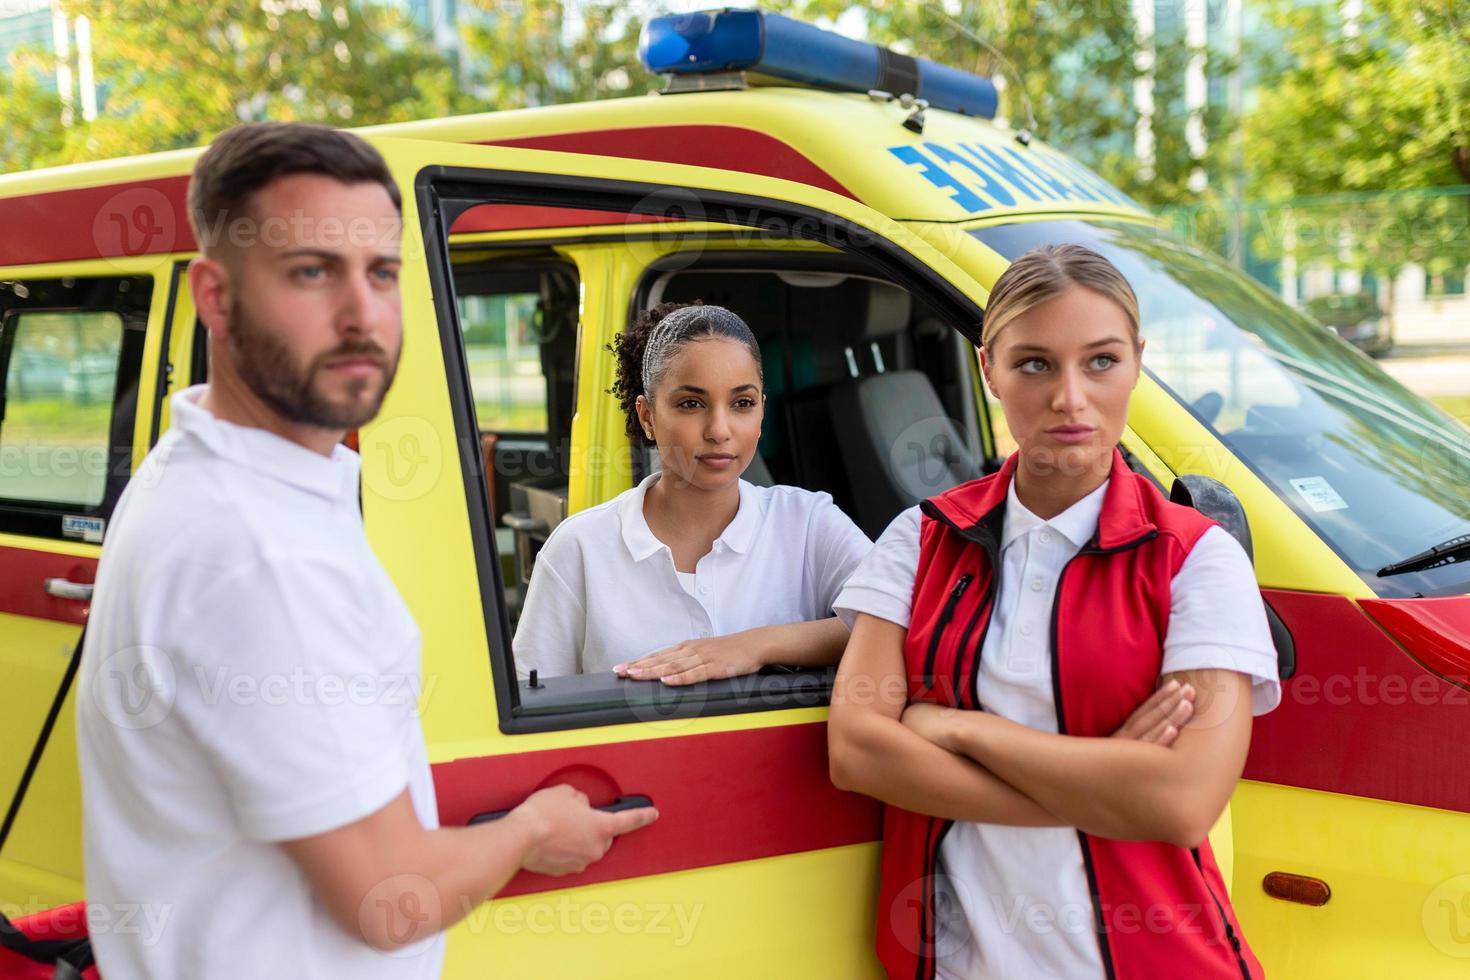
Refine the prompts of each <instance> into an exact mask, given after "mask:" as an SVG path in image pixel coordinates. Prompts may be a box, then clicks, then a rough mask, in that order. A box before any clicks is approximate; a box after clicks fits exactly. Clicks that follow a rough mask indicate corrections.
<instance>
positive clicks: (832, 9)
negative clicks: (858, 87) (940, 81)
mask: <svg viewBox="0 0 1470 980" xmlns="http://www.w3.org/2000/svg"><path fill="white" fill-rule="evenodd" d="M778 6H780V5H778ZM853 6H856V7H859V8H861V9H862V10H863V11H864V12H865V15H866V20H867V24H868V31H867V33H868V40H870V41H873V42H875V43H878V44H883V45H886V46H890V47H893V48H894V49H895V50H899V51H902V52H905V53H909V54H913V55H916V56H919V57H923V58H928V59H930V60H932V61H937V62H939V63H940V64H945V65H950V66H953V67H956V68H961V69H965V70H968V71H974V72H977V73H979V74H984V75H990V76H992V77H994V76H998V75H1002V76H1003V75H1009V78H1008V82H1009V84H1007V86H1006V90H1005V97H1004V99H1003V101H1002V106H1001V108H1002V111H1003V112H1004V113H1005V115H1006V116H1007V118H1008V119H1009V120H1010V122H1011V125H1012V126H1014V127H1017V128H1019V127H1022V126H1026V125H1028V120H1027V112H1026V108H1025V106H1026V103H1027V102H1028V101H1029V105H1030V110H1031V115H1034V117H1035V120H1036V129H1037V131H1038V132H1037V135H1039V136H1040V137H1041V138H1043V139H1045V140H1046V141H1047V142H1048V143H1051V144H1052V145H1054V146H1056V147H1058V148H1060V149H1062V150H1064V151H1066V152H1068V153H1071V154H1073V155H1074V156H1076V157H1077V158H1078V159H1079V160H1081V161H1082V162H1084V163H1086V164H1088V165H1089V166H1091V167H1093V168H1095V169H1096V170H1097V171H1098V172H1099V173H1100V174H1101V175H1102V176H1103V177H1105V178H1106V179H1108V180H1109V181H1111V182H1112V183H1114V184H1115V185H1117V186H1118V187H1120V188H1122V189H1123V190H1124V191H1126V192H1127V193H1128V194H1130V195H1131V196H1133V197H1134V198H1136V199H1137V200H1139V201H1142V202H1144V203H1145V204H1149V205H1154V206H1158V205H1165V204H1170V203H1175V202H1179V201H1194V200H1198V199H1199V195H1198V194H1195V193H1194V192H1192V191H1190V190H1189V187H1188V183H1189V176H1190V172H1191V171H1192V170H1193V169H1194V168H1195V167H1196V166H1201V167H1203V168H1204V170H1205V173H1206V175H1207V177H1208V178H1209V180H1210V184H1211V185H1212V186H1213V185H1216V184H1218V183H1219V182H1220V179H1221V177H1222V176H1223V174H1224V161H1225V160H1226V155H1225V154H1224V153H1223V152H1221V150H1222V148H1223V146H1224V144H1225V141H1226V140H1227V139H1228V136H1229V133H1230V126H1231V125H1232V121H1231V119H1230V118H1229V117H1228V115H1227V114H1226V113H1225V112H1224V111H1223V109H1221V108H1219V107H1215V108H1210V109H1207V110H1206V113H1205V118H1204V125H1205V132H1206V133H1207V134H1208V136H1209V143H1208V145H1209V147H1210V149H1209V150H1207V152H1206V155H1205V157H1204V159H1203V160H1199V161H1196V160H1195V159H1194V158H1193V157H1192V155H1191V153H1190V150H1189V148H1188V146H1187V144H1186V142H1185V138H1184V131H1185V122H1186V118H1187V112H1186V109H1185V103H1184V75H1185V66H1186V64H1187V62H1188V61H1189V58H1190V56H1191V51H1190V50H1189V49H1188V48H1187V47H1186V45H1185V41H1184V38H1183V37H1182V36H1177V35H1173V34H1169V33H1162V32H1161V33H1159V34H1157V35H1156V36H1155V38H1154V39H1153V44H1152V54H1153V59H1154V62H1153V66H1152V71H1151V73H1152V78H1153V79H1154V103H1155V109H1154V113H1153V117H1152V129H1153V134H1154V159H1153V161H1152V165H1151V166H1145V165H1144V164H1143V162H1142V161H1140V160H1139V159H1138V157H1137V156H1136V154H1135V153H1134V146H1133V133H1134V126H1135V124H1136V123H1137V121H1138V111H1137V109H1136V108H1135V107H1134V97H1133V92H1134V83H1135V81H1137V80H1139V79H1141V78H1144V77H1145V73H1146V71H1147V70H1148V69H1147V66H1146V64H1145V63H1143V62H1141V61H1140V58H1139V55H1140V49H1139V41H1138V38H1137V37H1136V35H1135V31H1136V26H1137V25H1136V21H1135V19H1134V16H1133V12H1132V7H1131V4H1130V2H1129V0H1105V2H1096V0H1093V2H1084V0H1041V2H1033V0H994V2H990V3H977V2H965V3H959V4H941V3H914V2H912V0H860V2H858V3H848V2H844V0H793V2H792V3H791V4H790V5H789V7H790V9H789V12H790V13H793V14H794V15H796V16H804V17H807V18H811V17H813V16H822V17H828V18H836V17H838V16H839V15H840V14H842V13H843V11H844V10H846V9H847V8H849V7H853ZM997 52H998V53H999V56H998V55H997ZM1200 54H1201V55H1202V56H1203V57H1204V58H1205V61H1206V67H1207V69H1208V70H1211V71H1219V70H1221V67H1220V66H1222V65H1223V64H1225V62H1224V59H1223V57H1222V55H1221V53H1220V52H1217V51H1208V50H1205V51H1201V52H1200ZM1012 69H1013V73H1012ZM1017 76H1019V80H1020V86H1019V87H1018V86H1017V84H1016V78H1017ZM1023 95H1024V98H1023Z"/></svg>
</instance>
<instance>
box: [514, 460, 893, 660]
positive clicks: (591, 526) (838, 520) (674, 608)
mask: <svg viewBox="0 0 1470 980" xmlns="http://www.w3.org/2000/svg"><path fill="white" fill-rule="evenodd" d="M658 478H659V474H657V473H654V474H651V475H649V476H648V478H646V479H645V480H644V481H643V482H642V483H640V484H638V486H636V487H633V488H632V489H630V490H626V491H624V492H623V493H621V494H619V495H618V496H616V497H614V498H613V499H612V500H609V501H607V502H606V503H604V504H600V505H598V506H596V507H591V508H588V509H587V510H584V511H581V512H579V513H576V514H573V515H572V516H571V517H568V518H567V519H566V520H565V521H563V522H562V523H561V524H560V525H558V526H557V528H556V530H555V531H554V532H552V534H551V536H550V538H548V539H547V541H546V544H545V546H543V547H542V549H541V552H540V554H538V555H537V556H536V565H535V570H534V571H533V573H532V575H531V585H530V588H529V591H528V592H527V595H526V605H525V609H524V610H523V611H522V614H521V620H520V623H519V625H518V626H517V628H516V635H515V642H514V644H513V648H514V651H515V661H516V672H517V673H518V674H519V675H520V676H521V677H525V676H527V675H528V674H529V673H530V671H531V670H533V669H534V670H536V671H538V672H539V676H541V677H555V676H561V675H564V674H576V673H593V672H598V671H607V670H612V668H613V667H614V666H616V665H617V664H621V663H626V662H627V661H630V660H636V659H637V658H639V657H641V656H643V655H645V654H649V653H653V652H654V651H656V650H661V649H663V648H664V647H669V646H673V645H674V644H676V643H681V642H683V641H684V640H689V639H695V638H698V637H706V636H724V635H726V634H729V633H738V632H740V631H742V630H748V629H754V628H755V627H758V626H772V625H780V624H786V623H803V622H808V621H810V620H814V619H824V618H826V617H828V616H831V615H833V611H832V604H833V602H834V601H836V599H837V594H838V593H839V592H841V591H842V586H843V585H844V583H846V581H847V578H848V576H849V575H851V574H852V572H853V570H854V569H856V568H857V566H858V564H859V563H860V562H861V561H862V560H863V558H865V557H866V556H867V554H868V551H869V550H870V549H871V548H872V546H873V544H872V542H871V541H869V540H868V537H867V535H865V534H863V532H862V531H861V530H859V529H858V527H857V525H856V524H854V523H853V522H852V520H851V519H850V518H848V516H847V515H846V514H844V513H843V512H842V510H841V509H840V508H838V507H837V505H836V504H834V503H833V502H832V497H831V496H830V495H829V494H826V493H814V492H812V491H810V490H802V489H800V488H799V487H784V486H777V487H758V486H755V485H753V484H750V483H747V482H745V481H744V480H741V481H740V506H739V509H738V510H737V511H736V513H735V517H734V519H733V520H732V521H730V523H729V525H728V526H727V527H726V528H725V530H724V532H723V533H722V534H721V535H720V536H719V537H718V538H717V539H716V540H715V543H714V547H713V548H711V549H710V552H709V553H708V554H707V555H705V556H704V557H703V558H701V559H699V562H698V564H696V566H695V570H694V586H693V589H692V590H686V589H685V588H684V586H682V585H681V584H680V581H679V577H678V574H677V572H676V569H675V567H674V556H673V552H672V551H670V550H669V547H668V545H666V544H664V543H663V542H662V541H660V540H659V539H658V538H656V537H655V536H654V534H653V532H652V531H651V530H649V527H648V522H647V521H646V520H645V519H644V517H643V499H644V496H645V495H646V494H647V493H648V488H649V487H651V486H652V485H653V484H654V482H655V481H656V480H658Z"/></svg>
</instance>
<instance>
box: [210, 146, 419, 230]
mask: <svg viewBox="0 0 1470 980" xmlns="http://www.w3.org/2000/svg"><path fill="white" fill-rule="evenodd" d="M290 174H322V175H323V176H326V177H331V178H333V179H334V180H338V181H341V182H342V183H344V184H361V183H376V184H381V185H382V186H383V189H384V190H386V191H387V192H388V196H389V197H390V198H391V199H392V200H393V206H394V207H395V208H397V209H398V211H399V213H400V214H401V213H402V212H403V202H402V200H401V198H400V197H399V194H398V185H397V184H395V183H394V182H393V176H392V175H391V174H390V173H389V172H388V164H387V163H385V162H384V160H383V157H382V154H380V153H379V152H378V151H377V150H376V149H374V148H373V146H372V145H371V144H369V143H368V142H367V141H366V140H364V139H363V138H362V137H360V136H356V135H354V134H352V133H346V132H343V131H342V130H339V129H332V128H331V127H329V126H318V125H315V124H312V123H295V122H258V123H243V124H241V125H239V126H234V127H232V128H230V129H227V130H225V131H224V132H223V133H220V134H219V135H218V136H216V137H215V138H214V142H212V143H210V144H209V148H208V149H207V150H205V151H204V155H203V156H201V157H200V158H199V161H198V162H197V163H195V164H194V175H193V177H192V178H191V179H190V181H189V221H190V224H191V225H192V226H193V228H194V238H195V240H196V241H197V242H198V243H199V247H200V248H201V249H206V248H208V247H209V246H210V245H211V244H217V243H218V241H219V240H221V238H222V236H223V235H224V232H225V229H227V228H228V227H229V226H230V224H231V222H233V221H235V219H237V218H241V217H244V216H245V214H246V212H247V211H248V209H249V205H250V201H251V198H252V197H253V196H254V194H255V193H256V192H257V191H259V190H261V189H262V188H264V187H265V186H266V185H268V184H270V183H271V182H272V181H274V180H277V179H279V178H281V177H285V176H288V175H290Z"/></svg>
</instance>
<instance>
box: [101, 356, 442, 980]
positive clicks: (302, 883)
mask: <svg viewBox="0 0 1470 980" xmlns="http://www.w3.org/2000/svg"><path fill="white" fill-rule="evenodd" d="M204 391H205V386H203V385H200V386H196V387H193V388H189V389H187V390H185V391H182V392H179V393H178V394H176V395H175V396H174V397H173V398H172V400H171V403H170V404H171V406H172V411H173V427H172V428H171V429H170V431H169V432H168V433H167V434H165V435H164V437H163V438H162V439H161V440H160V441H159V443H158V445H157V446H156V447H155V448H154V449H153V451H152V452H150V453H149V454H148V458H147V460H146V461H145V462H144V464H143V467H142V468H141V469H140V470H139V472H138V473H137V474H136V475H135V476H134V478H133V480H132V482H131V483H130V484H129V485H128V488H127V490H126V491H125V492H124V493H123V496H122V499H121V500H120V501H119V503H118V506H117V510H116V512H115V513H114V516H113V519H112V526H111V527H110V528H109V531H108V535H107V540H106V544H105V546H104V548H103V555H102V561H101V565H100V567H99V569H98V576H97V589H96V598H95V600H94V601H93V603H92V611H91V615H90V620H89V624H88V628H87V641H86V645H85V648H84V650H83V654H82V663H81V670H80V674H79V681H78V688H77V733H78V749H79V753H80V759H81V775H82V799H83V812H84V823H85V840H86V878H87V900H88V903H89V905H90V906H92V910H91V913H90V916H91V918H90V921H91V922H92V923H93V935H94V948H95V950H96V953H97V962H98V965H99V967H100V969H101V972H102V974H103V975H104V976H106V977H107V978H108V980H127V978H132V977H166V978H180V980H196V978H205V977H267V978H272V980H278V978H286V977H291V978H297V977H301V978H315V977H321V978H329V977H330V978H337V977H352V978H354V980H364V978H389V977H392V978H403V977H415V978H418V977H437V976H438V975H439V971H440V967H441V966H442V963H443V935H442V934H441V935H438V936H435V937H433V938H431V939H428V940H424V941H422V942H420V943H418V944H415V945H413V946H410V947H407V948H405V949H403V950H400V951H397V952H395V953H394V954H391V955H390V954H387V953H382V952H379V951H377V950H374V949H372V948H371V947H369V946H368V945H366V944H365V943H364V942H363V941H362V940H361V939H360V938H355V937H353V936H351V935H349V934H348V933H347V932H346V931H344V930H343V929H342V928H341V927H339V926H338V925H337V924H336V923H335V922H334V921H333V920H332V919H331V917H330V916H329V914H328V913H327V911H326V909H325V908H324V907H323V906H322V905H321V904H320V903H319V902H318V901H316V899H315V898H314V896H313V894H312V892H311V889H310V887H309V885H308V883H307V881H306V879H305V878H304V877H303V876H302V874H301V873H300V872H299V871H298V870H297V868H296V866H295V865H294V864H293V863H292V862H291V860H290V859H289V858H288V857H287V855H286V852H285V851H284V850H283V849H282V848H281V847H279V846H278V843H277V842H279V841H285V840H292V839H296V838H301V837H308V836H312V835H314V834H320V833H323V832H325V831H328V830H332V829H335V828H337V827H341V826H344V825H346V824H349V823H352V822H354V821H356V820H359V819H361V818H362V817H365V816H367V815H369V814H371V813H373V812H375V811H377V810H379V809H381V808H382V807H383V806H384V805H385V804H387V803H388V802H389V801H391V800H392V799H393V798H394V797H396V796H397V795H398V794H399V793H401V792H403V790H404V788H405V787H407V788H408V789H409V791H410V794H411V796H412V799H413V804H414V810H415V812H416V813H417V814H418V818H419V820H420V822H421V823H422V824H423V825H424V826H425V827H429V828H432V827H436V826H438V816H437V807H436V804H435V799H434V787H433V783H432V781H431V778H430V773H429V765H428V758H427V754H426V752H425V749H424V738H423V731H422V729H421V727H420V725H419V718H418V709H417V692H418V690H419V631H418V627H417V626H416V624H415V623H414V621H413V618H412V617H411V616H410V615H409V612H408V609H407V607H406V606H405V605H404V603H403V600H402V599H401V597H400V596H399V595H398V591H397V589H395V588H394V586H393V583H392V581H391V580H390V579H389V578H388V575H387V573H386V572H385V571H384V570H383V567H382V565H381V564H379V562H378V560H377V558H376V557H375V556H374V554H373V552H372V550H371V549H370V548H369V546H368V542H367V537H366V535H365V533H364V531H363V524H362V516H361V513H360V511H359V508H358V500H357V486H358V473H359V459H358V456H357V454H356V453H354V452H352V451H350V450H348V449H346V448H345V447H343V446H337V447H335V448H334V450H333V454H332V457H331V458H330V459H328V458H327V457H325V456H322V455H319V454H317V453H314V452H312V451H311V450H308V449H306V448H304V447H301V446H298V445H296V444H295V443H292V442H290V441H289V440H286V439H283V438H280V437H278V436H275V435H272V434H270V433H268V432H266V431H264V430H262V429H254V428H246V427H241V426H236V425H232V424H230V423H227V422H222V421H220V420H218V419H216V418H215V417H214V416H213V415H211V414H210V413H209V412H207V411H206V410H204V409H203V408H201V407H199V405H198V404H197V402H198V399H199V397H200V396H201V395H202V394H203V392H204ZM372 912H373V910H371V909H367V910H364V914H365V915H370V914H372Z"/></svg>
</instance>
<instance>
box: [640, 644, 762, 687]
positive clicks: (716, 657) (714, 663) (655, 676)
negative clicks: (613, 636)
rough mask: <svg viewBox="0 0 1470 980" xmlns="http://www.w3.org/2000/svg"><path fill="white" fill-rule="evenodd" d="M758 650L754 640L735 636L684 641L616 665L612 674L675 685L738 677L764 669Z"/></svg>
mask: <svg viewBox="0 0 1470 980" xmlns="http://www.w3.org/2000/svg"><path fill="white" fill-rule="evenodd" d="M751 632H753V631H751ZM758 647H759V644H758V643H757V642H756V641H755V638H754V637H751V636H747V635H742V634H738V633H737V634H732V635H730V636H712V637H708V638H706V639H697V640H685V641H684V642H683V643H676V644H674V645H673V646H671V647H665V648H664V649H662V650H658V651H656V652H654V653H650V654H649V655H648V656H646V657H642V658H640V659H638V660H634V661H632V662H631V663H626V664H618V665H617V666H616V667H614V668H613V672H614V673H616V674H617V675H618V676H619V677H630V678H632V679H633V680H635V681H658V680H661V681H663V682H664V683H665V684H675V685H677V684H694V683H697V682H699V681H708V680H715V679H716V678H720V677H739V676H740V675H742V674H753V673H755V672H756V671H758V670H760V669H761V667H762V666H764V661H763V659H762V657H761V655H760V651H759V649H758Z"/></svg>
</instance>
